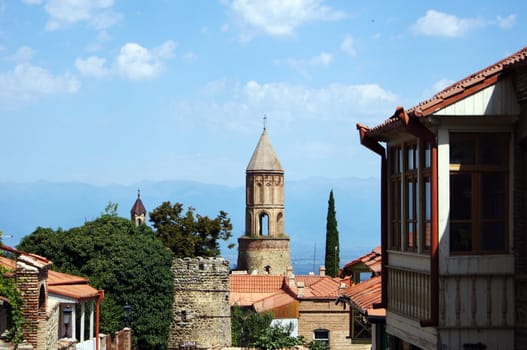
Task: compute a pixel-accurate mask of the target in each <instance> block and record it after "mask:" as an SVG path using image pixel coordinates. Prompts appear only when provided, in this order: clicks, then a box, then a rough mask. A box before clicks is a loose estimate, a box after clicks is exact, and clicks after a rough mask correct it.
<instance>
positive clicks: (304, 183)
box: [0, 178, 380, 274]
mask: <svg viewBox="0 0 527 350" xmlns="http://www.w3.org/2000/svg"><path fill="white" fill-rule="evenodd" d="M138 188H139V189H141V199H142V200H143V203H144V205H145V207H146V210H147V211H151V210H153V209H154V208H156V207H157V206H159V205H160V204H161V203H162V202H164V201H171V202H172V203H175V202H180V203H183V204H184V205H185V206H186V207H188V206H192V207H194V208H195V209H196V212H197V213H199V214H201V215H208V216H210V217H215V216H216V215H217V214H218V212H219V211H220V210H224V211H226V212H227V213H228V214H229V217H230V218H231V220H232V224H233V236H234V237H233V238H232V239H231V242H228V243H237V238H238V237H239V236H241V235H243V233H244V228H245V217H244V215H245V188H244V187H242V186H240V187H228V186H222V185H211V184H204V183H199V182H193V181H179V180H178V181H158V182H155V181H144V182H140V183H136V184H133V185H129V186H125V185H109V186H94V185H89V184H86V183H79V182H43V181H39V182H31V183H13V182H0V213H1V214H0V230H2V231H3V232H4V239H3V241H4V244H7V245H11V246H15V245H16V244H18V242H19V241H20V239H21V238H22V237H24V236H25V235H28V234H30V233H31V232H33V231H34V230H35V229H36V228H37V227H38V226H41V227H51V228H53V229H57V228H59V227H61V228H63V229H69V228H71V227H76V226H81V225H82V224H83V223H84V222H85V221H89V220H93V219H95V218H96V217H98V216H99V215H100V214H101V213H103V212H104V209H105V207H106V206H107V204H108V203H109V202H110V201H111V202H113V203H118V204H119V208H118V209H119V210H118V212H119V215H120V216H122V217H126V218H128V217H130V208H131V207H132V205H133V203H134V201H135V199H136V198H137V189H138ZM331 189H333V192H334V196H335V208H336V212H337V222H338V230H339V236H340V246H341V257H340V265H341V266H342V265H343V264H345V263H346V262H348V261H350V260H352V259H354V258H356V257H358V256H360V255H363V254H365V253H367V252H369V251H370V250H371V249H373V248H374V247H375V246H377V245H379V242H380V205H379V202H380V194H379V191H380V183H379V180H378V179H374V178H367V179H361V178H345V179H327V178H309V179H305V180H300V181H289V182H288V181H286V183H285V228H286V233H287V234H288V235H289V236H290V238H291V259H292V262H293V268H294V271H295V273H296V274H307V273H308V272H309V271H313V270H315V271H318V268H319V266H320V265H323V262H324V252H325V234H326V215H327V207H328V199H329V191H330V190H331ZM228 243H222V255H223V256H224V257H225V258H226V259H228V260H229V261H230V262H231V266H233V267H234V266H235V265H236V260H237V250H236V249H232V250H229V249H227V248H226V247H227V244H228Z"/></svg>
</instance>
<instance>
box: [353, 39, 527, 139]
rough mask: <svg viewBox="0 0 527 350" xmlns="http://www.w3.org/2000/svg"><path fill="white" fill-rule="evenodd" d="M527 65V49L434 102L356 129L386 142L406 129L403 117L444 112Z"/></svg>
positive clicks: (462, 82) (399, 109)
mask: <svg viewBox="0 0 527 350" xmlns="http://www.w3.org/2000/svg"><path fill="white" fill-rule="evenodd" d="M526 64H527V47H524V48H523V49H521V50H519V51H518V52H516V53H514V54H512V55H510V56H507V57H505V58H504V59H502V60H500V61H498V62H496V63H494V64H492V65H490V66H488V67H486V68H484V69H482V70H480V71H478V72H476V73H473V74H471V75H469V76H468V77H466V78H464V79H461V80H460V81H458V82H456V83H454V84H452V85H450V86H448V87H447V88H445V89H443V90H441V91H440V92H438V93H437V94H435V95H434V96H432V98H430V99H428V100H425V101H423V102H421V103H419V104H418V105H417V106H414V107H412V108H410V109H408V110H407V111H405V110H404V109H403V108H402V107H397V108H396V111H395V113H394V114H393V115H392V116H391V117H390V118H388V119H387V120H385V121H384V122H383V123H381V124H379V125H377V126H375V127H372V128H368V127H367V126H365V125H363V124H357V129H363V130H365V131H366V136H368V137H370V138H373V139H378V140H384V139H383V137H382V134H384V133H386V132H388V131H390V130H393V129H396V128H398V127H400V126H402V125H403V120H402V119H401V117H402V115H403V114H407V115H408V116H411V117H426V116H429V115H431V114H433V113H434V112H436V111H438V110H439V109H442V108H445V107H447V106H449V105H451V104H454V103H455V102H457V101H459V100H461V99H463V98H465V97H467V96H469V95H472V94H474V93H476V92H478V91H481V90H483V89H484V88H486V87H488V86H490V85H492V84H494V83H495V82H496V81H497V80H498V79H500V77H501V76H502V75H503V74H505V73H507V72H509V71H512V70H513V69H516V68H518V67H524V66H525V65H526Z"/></svg>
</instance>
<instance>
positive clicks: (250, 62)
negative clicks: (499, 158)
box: [0, 0, 527, 186]
mask: <svg viewBox="0 0 527 350" xmlns="http://www.w3.org/2000/svg"><path fill="white" fill-rule="evenodd" d="M526 15H527V2H525V1H518V0H515V1H508V0H504V1H495V0H480V1H458V0H455V1H404V2H403V1H399V2H398V1H349V0H342V1H322V0H290V1H286V0H282V1H280V0H265V1H264V0H262V1H250V0H222V1H213V0H211V1H203V0H199V1H172V0H164V1H163V0H152V1H129V0H127V1H125V0H120V1H119V0H22V1H19V0H0V121H1V127H0V132H1V136H0V149H1V150H2V166H1V169H2V170H1V171H0V181H17V182H27V181H36V180H47V181H83V182H87V183H91V184H97V185H104V184H111V183H118V184H133V183H135V182H138V181H141V180H174V179H190V180H197V181H201V182H206V183H215V184H225V185H232V186H240V185H243V183H244V176H245V168H246V166H247V164H248V162H249V159H250V157H251V154H252V151H253V149H254V147H255V145H256V142H257V140H258V137H259V135H260V133H261V131H262V125H263V122H262V119H263V116H264V115H266V116H267V120H268V121H267V130H268V132H269V135H270V138H271V140H272V142H273V145H274V147H275V150H276V151H277V153H278V154H279V157H280V159H281V162H282V164H283V166H284V168H285V169H286V178H287V179H289V180H294V179H302V178H307V177H311V176H325V177H330V178H342V177H351V176H357V177H370V176H374V177H378V175H379V159H378V156H376V155H374V154H372V152H370V151H368V150H366V149H364V148H363V147H361V146H360V144H359V139H358V133H357V131H356V128H355V125H356V123H357V122H361V123H364V124H367V125H375V124H377V123H378V122H380V121H382V120H384V119H385V118H387V117H388V116H389V115H391V114H392V113H393V111H394V110H395V107H396V106H398V105H402V106H404V107H406V108H409V107H412V106H414V105H415V104H417V103H418V102H420V101H422V100H424V99H427V98H429V97H431V96H432V95H433V94H434V93H435V92H437V91H439V90H440V89H441V88H443V87H445V86H446V85H448V84H449V83H452V82H455V81H457V80H460V79H462V78H464V77H465V76H467V75H469V74H470V73H473V72H475V71H477V70H479V69H481V68H484V67H486V66H488V65H490V64H492V63H494V62H496V61H498V60H500V59H501V58H503V57H505V56H507V55H509V54H512V53H514V52H515V51H517V50H519V49H521V48H523V47H524V46H527V40H526V39H527V19H526V18H525V16H526Z"/></svg>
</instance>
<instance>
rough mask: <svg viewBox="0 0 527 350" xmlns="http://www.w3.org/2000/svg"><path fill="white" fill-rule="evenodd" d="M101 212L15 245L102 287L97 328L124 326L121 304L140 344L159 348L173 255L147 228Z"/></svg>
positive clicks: (166, 316) (166, 324) (165, 321)
mask: <svg viewBox="0 0 527 350" xmlns="http://www.w3.org/2000/svg"><path fill="white" fill-rule="evenodd" d="M108 208H109V209H110V210H107V211H106V214H103V215H101V217H99V218H97V219H95V220H94V221H90V222H86V223H85V224H84V225H83V226H81V227H76V228H72V229H70V230H67V231H62V230H60V229H59V230H57V231H54V230H52V229H49V228H41V227H39V228H37V229H36V230H35V231H34V232H33V233H32V234H31V235H29V236H27V237H25V238H24V239H23V240H22V242H21V243H20V244H19V246H18V248H19V249H20V250H23V251H27V252H32V253H36V254H39V255H42V256H45V257H47V258H49V259H50V260H52V261H53V265H54V269H55V270H59V271H62V272H66V273H70V274H75V275H79V276H85V277H88V278H89V281H90V284H91V285H92V286H94V287H95V288H97V289H103V290H104V291H105V297H104V300H103V302H102V304H101V324H100V329H101V331H102V332H104V333H112V332H114V331H116V330H118V329H120V328H122V327H123V326H124V324H123V323H124V310H123V306H124V305H126V304H128V305H130V306H131V311H130V315H129V324H130V326H131V328H132V329H133V331H134V339H135V340H136V342H137V345H138V346H139V348H141V349H163V348H165V347H166V344H167V340H168V330H169V325H170V320H171V312H170V310H171V305H172V292H173V276H172V272H171V270H170V268H171V262H172V254H171V252H170V251H169V250H168V249H166V248H165V247H164V246H163V245H162V244H161V242H159V241H158V240H157V239H155V238H154V233H153V231H152V229H151V228H149V227H148V226H146V225H140V226H136V225H135V223H133V222H132V221H130V220H127V219H124V218H120V217H117V216H116V215H112V213H113V210H112V209H113V207H111V206H109V207H108Z"/></svg>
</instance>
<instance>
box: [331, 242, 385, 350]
mask: <svg viewBox="0 0 527 350" xmlns="http://www.w3.org/2000/svg"><path fill="white" fill-rule="evenodd" d="M381 270H382V260H381V247H375V248H374V249H373V250H372V251H371V252H369V253H367V254H365V255H363V256H360V257H358V258H356V259H354V260H352V261H350V262H348V263H347V264H345V265H344V266H343V267H342V269H340V271H339V277H341V278H343V279H349V280H350V283H346V284H347V285H349V286H348V287H347V288H346V289H345V290H343V291H341V293H340V294H339V296H338V297H337V301H336V302H337V303H340V302H342V303H346V304H348V305H349V322H350V334H349V336H348V337H349V338H350V339H351V340H352V343H367V344H369V343H371V348H372V350H376V349H384V348H385V347H384V338H385V326H384V324H385V321H386V310H385V309H384V308H374V307H375V306H377V305H378V304H380V302H381V290H382V276H381Z"/></svg>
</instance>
